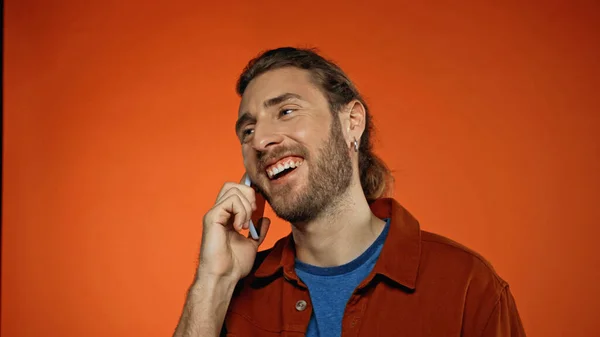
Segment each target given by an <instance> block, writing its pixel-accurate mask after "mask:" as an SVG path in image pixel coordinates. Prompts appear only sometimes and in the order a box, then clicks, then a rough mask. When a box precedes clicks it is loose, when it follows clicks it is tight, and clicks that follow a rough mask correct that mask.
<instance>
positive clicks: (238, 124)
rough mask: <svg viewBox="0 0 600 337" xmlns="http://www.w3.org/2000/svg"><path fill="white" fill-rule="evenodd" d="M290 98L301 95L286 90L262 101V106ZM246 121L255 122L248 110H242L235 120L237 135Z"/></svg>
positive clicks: (268, 106) (265, 106)
mask: <svg viewBox="0 0 600 337" xmlns="http://www.w3.org/2000/svg"><path fill="white" fill-rule="evenodd" d="M291 99H302V96H300V95H298V94H294V93H291V92H286V93H284V94H281V95H279V96H277V97H273V98H269V99H268V100H266V101H264V103H263V107H264V108H265V109H268V108H270V107H272V106H274V105H277V104H280V103H282V102H285V101H287V100H291ZM248 123H256V118H255V117H254V116H252V115H251V114H250V113H249V112H244V113H243V114H242V115H241V116H240V117H239V118H238V120H237V121H236V122H235V134H236V135H239V134H240V129H241V128H242V126H243V125H245V124H248Z"/></svg>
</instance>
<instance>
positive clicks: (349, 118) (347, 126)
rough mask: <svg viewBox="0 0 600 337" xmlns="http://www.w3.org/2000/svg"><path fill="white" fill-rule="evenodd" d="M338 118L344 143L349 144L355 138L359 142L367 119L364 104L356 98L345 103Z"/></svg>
mask: <svg viewBox="0 0 600 337" xmlns="http://www.w3.org/2000/svg"><path fill="white" fill-rule="evenodd" d="M340 119H341V121H340V122H341V124H342V131H343V133H344V138H345V139H346V144H348V146H350V144H351V143H353V142H354V140H355V139H356V141H357V142H358V143H359V144H360V137H361V136H362V134H363V132H364V131H365V123H366V119H367V111H366V110H365V106H364V105H363V104H362V103H361V102H360V101H358V100H352V101H351V102H350V103H348V104H347V105H346V108H345V109H344V112H343V113H341V114H340Z"/></svg>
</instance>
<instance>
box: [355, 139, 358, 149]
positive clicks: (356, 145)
mask: <svg viewBox="0 0 600 337" xmlns="http://www.w3.org/2000/svg"><path fill="white" fill-rule="evenodd" d="M354 151H356V152H358V141H356V138H354Z"/></svg>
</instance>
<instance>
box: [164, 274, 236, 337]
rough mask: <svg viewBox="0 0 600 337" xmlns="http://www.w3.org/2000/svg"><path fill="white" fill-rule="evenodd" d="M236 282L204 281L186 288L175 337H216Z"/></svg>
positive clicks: (211, 279) (223, 280) (213, 279)
mask: <svg viewBox="0 0 600 337" xmlns="http://www.w3.org/2000/svg"><path fill="white" fill-rule="evenodd" d="M235 285H236V282H235V281H233V280H228V279H218V278H205V279H203V280H198V281H196V282H195V283H194V284H193V285H192V286H191V287H190V289H189V291H188V296H187V299H186V302H185V307H184V308H183V313H182V315H181V319H180V321H179V324H178V325H177V329H176V330H175V334H174V337H192V336H193V337H196V336H202V337H205V336H206V337H217V336H219V333H220V331H221V329H222V326H223V321H224V320H225V314H226V313H227V308H228V307H229V302H230V301H231V296H232V294H233V290H234V289H235Z"/></svg>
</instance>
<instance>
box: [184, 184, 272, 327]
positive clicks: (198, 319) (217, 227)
mask: <svg viewBox="0 0 600 337" xmlns="http://www.w3.org/2000/svg"><path fill="white" fill-rule="evenodd" d="M256 208H257V207H256V202H255V191H254V190H253V189H252V188H251V187H248V186H245V185H240V184H235V183H226V184H225V185H224V186H223V187H222V188H221V191H220V193H219V196H218V197H217V202H216V204H215V205H214V206H213V207H212V208H211V209H210V210H209V211H208V212H207V213H206V215H205V216H204V218H203V221H202V223H203V227H202V243H201V245H200V260H199V264H198V270H197V273H196V278H195V281H194V283H193V284H192V286H191V287H190V289H189V290H188V295H187V298H186V301H185V305H184V308H183V312H182V314H181V318H180V320H179V323H178V324H177V328H176V329H175V334H174V337H216V336H218V335H219V333H220V332H221V330H222V326H223V322H224V320H225V315H226V314H227V309H228V307H229V302H231V296H232V295H233V291H234V289H235V287H236V285H237V282H238V281H239V280H241V279H242V278H243V277H245V276H246V275H248V273H250V270H251V269H252V266H253V264H254V259H255V258H256V252H257V251H258V247H259V245H260V244H261V243H262V242H263V241H264V239H265V237H266V235H267V231H268V230H269V224H270V221H269V219H268V218H261V220H260V221H259V223H258V230H259V231H260V235H259V238H258V239H257V240H255V239H253V238H251V237H245V236H243V235H242V234H241V233H240V232H239V231H241V230H242V229H248V227H249V221H250V218H251V215H252V212H253V211H254V210H256Z"/></svg>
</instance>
